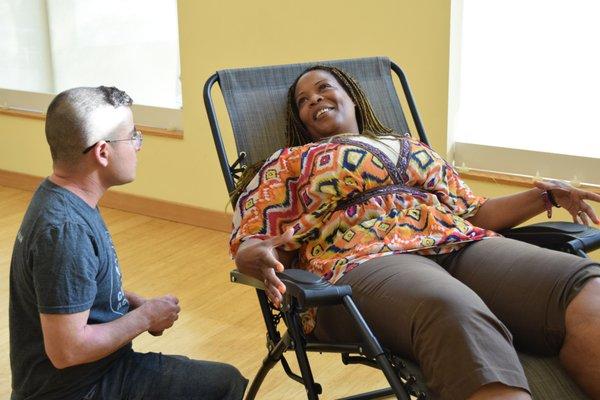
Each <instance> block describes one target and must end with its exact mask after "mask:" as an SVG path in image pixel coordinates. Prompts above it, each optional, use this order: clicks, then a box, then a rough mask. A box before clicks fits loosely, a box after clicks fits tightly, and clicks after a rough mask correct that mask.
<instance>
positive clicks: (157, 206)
mask: <svg viewBox="0 0 600 400" xmlns="http://www.w3.org/2000/svg"><path fill="white" fill-rule="evenodd" d="M43 179H44V178H42V177H39V176H34V175H28V174H23V173H20V172H12V171H6V170H1V169H0V185H2V186H8V187H12V188H15V189H21V190H29V191H33V190H35V189H36V188H37V187H38V186H39V184H40V183H41V182H42V180H43ZM100 205H101V206H102V207H108V208H115V209H117V210H123V211H127V212H132V213H135V214H142V215H147V216H150V217H155V218H161V219H166V220H169V221H174V222H181V223H184V224H188V225H194V226H199V227H202V228H207V229H212V230H215V231H220V232H231V214H229V213H226V212H220V211H214V210H209V209H206V208H202V207H195V206H190V205H187V204H181V203H175V202H170V201H166V200H157V199H153V198H150V197H144V196H139V195H135V194H129V193H122V192H114V191H111V190H109V191H107V192H106V193H105V194H104V196H103V197H102V200H100Z"/></svg>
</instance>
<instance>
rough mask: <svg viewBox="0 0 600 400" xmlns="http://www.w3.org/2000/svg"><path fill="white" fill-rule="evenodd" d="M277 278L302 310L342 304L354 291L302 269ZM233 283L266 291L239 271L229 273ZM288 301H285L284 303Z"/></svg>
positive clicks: (255, 280) (257, 282)
mask: <svg viewBox="0 0 600 400" xmlns="http://www.w3.org/2000/svg"><path fill="white" fill-rule="evenodd" d="M277 276H278V277H279V279H281V281H282V282H283V283H284V284H285V286H286V292H285V296H288V297H293V298H294V299H296V301H297V303H298V306H299V308H300V309H304V308H306V307H315V306H320V305H333V304H340V303H341V302H342V298H343V297H344V296H346V295H348V296H351V295H352V289H351V288H350V286H348V285H341V286H335V285H332V284H331V283H329V282H328V281H326V280H325V279H323V278H321V277H320V276H318V275H315V274H313V273H311V272H308V271H305V270H302V269H293V268H290V269H286V270H284V271H283V272H278V273H277ZM229 277H230V279H231V282H234V283H241V284H242V285H247V286H252V287H253V288H256V289H259V290H265V284H264V283H263V282H261V281H260V280H258V279H256V278H254V277H251V276H250V275H245V274H243V273H241V272H240V271H238V270H237V269H234V270H231V271H230V272H229ZM285 301H286V299H284V302H285Z"/></svg>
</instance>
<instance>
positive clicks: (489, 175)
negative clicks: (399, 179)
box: [455, 167, 600, 194]
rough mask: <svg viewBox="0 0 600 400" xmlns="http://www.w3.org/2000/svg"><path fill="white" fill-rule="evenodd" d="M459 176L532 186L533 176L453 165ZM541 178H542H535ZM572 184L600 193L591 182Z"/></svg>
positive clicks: (599, 188) (599, 189) (598, 186)
mask: <svg viewBox="0 0 600 400" xmlns="http://www.w3.org/2000/svg"><path fill="white" fill-rule="evenodd" d="M455 168H456V170H457V171H458V173H459V174H460V177H461V178H463V179H465V178H466V179H472V180H475V181H483V182H492V183H500V184H505V185H512V186H522V187H529V188H530V187H532V186H533V180H534V178H536V177H534V176H531V175H519V174H511V173H506V172H496V171H487V170H483V169H473V168H465V167H455ZM537 179H543V178H537ZM570 183H571V184H572V185H573V186H575V187H578V188H579V189H583V190H588V191H590V192H594V193H598V194H600V185H594V184H591V183H581V182H570Z"/></svg>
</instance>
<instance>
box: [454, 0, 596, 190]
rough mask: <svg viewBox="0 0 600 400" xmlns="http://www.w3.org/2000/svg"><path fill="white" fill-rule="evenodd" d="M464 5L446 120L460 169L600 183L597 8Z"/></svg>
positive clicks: (470, 1) (592, 4)
mask: <svg viewBox="0 0 600 400" xmlns="http://www.w3.org/2000/svg"><path fill="white" fill-rule="evenodd" d="M453 3H455V2H454V1H453ZM458 3H460V6H461V7H462V13H461V15H460V17H459V18H458V20H459V23H460V28H459V29H458V30H454V33H453V37H452V40H453V41H456V40H459V43H458V45H457V46H453V50H452V58H453V65H455V66H456V69H455V70H454V71H453V72H452V73H451V80H454V82H452V84H451V92H450V102H451V103H453V104H451V106H450V109H451V110H453V115H451V116H450V118H449V120H450V121H451V126H450V129H451V137H453V140H454V142H455V146H454V157H455V160H456V161H457V163H458V164H459V165H460V164H462V163H465V164H466V165H467V166H470V167H476V168H481V169H489V170H496V171H501V172H513V173H522V174H529V175H534V174H535V173H536V172H539V173H540V174H541V175H542V176H547V177H555V178H561V179H573V178H574V177H575V176H578V178H577V179H581V180H585V181H586V182H590V183H596V184H598V183H600V171H590V166H593V165H594V160H595V159H598V158H600V123H598V114H599V110H600V73H599V72H598V71H600V52H598V51H597V47H598V38H600V24H598V21H599V20H600V3H599V2H596V1H593V0H573V1H570V2H564V1H556V0H546V1H540V0H528V1H517V0H503V1H498V0H477V1H474V0H464V1H461V2H458ZM457 11H458V12H460V7H455V5H454V4H453V13H455V12H457ZM453 18H454V17H453ZM453 22H456V19H455V20H454V21H453ZM457 32H458V33H457ZM510 149H520V150H522V151H516V152H511V151H510ZM555 154H556V155H560V156H556V157H555V156H554V155H555ZM538 156H541V158H540V157H538ZM564 156H567V157H564ZM544 160H545V162H544ZM596 161H597V163H596V165H597V166H598V167H600V160H596ZM550 164H558V165H560V169H561V175H562V176H556V175H557V172H556V171H553V170H552V169H550V168H548V167H549V165H550ZM592 169H598V170H600V168H592ZM515 170H516V171H515Z"/></svg>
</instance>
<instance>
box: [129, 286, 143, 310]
mask: <svg viewBox="0 0 600 400" xmlns="http://www.w3.org/2000/svg"><path fill="white" fill-rule="evenodd" d="M125 298H126V299H127V302H128V303H129V311H133V310H135V309H136V308H138V307H139V306H141V305H142V304H144V303H145V302H146V299H145V298H144V297H142V296H140V295H139V294H136V293H133V292H129V291H127V290H126V291H125Z"/></svg>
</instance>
